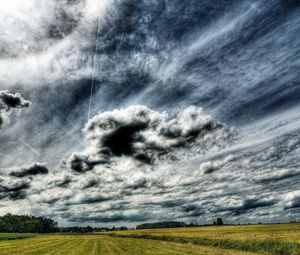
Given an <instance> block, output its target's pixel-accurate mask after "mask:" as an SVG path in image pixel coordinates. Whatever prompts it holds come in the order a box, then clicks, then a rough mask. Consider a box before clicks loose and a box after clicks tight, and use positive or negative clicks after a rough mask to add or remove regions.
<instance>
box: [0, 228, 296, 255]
mask: <svg viewBox="0 0 300 255" xmlns="http://www.w3.org/2000/svg"><path fill="white" fill-rule="evenodd" d="M17 238H21V239H17ZM13 239H16V240H13ZM0 254H1V255H2V254H3V255H8V254H11V255H12V254H16V255H17V254H32V255H33V254H36V255H38V254H52V255H55V254H74V255H76V254H78V255H81V254H82V255H85V254H100V255H102V254H103V255H106V254H108V255H109V254H111V255H119V254H120V255H123V254H125V255H126V254H133V255H135V254H136V255H140V254H146V255H147V254H153V255H159V254H181V255H185V254H195V255H197V254H206V255H219V254H220V255H227V254H228V255H232V254H233V255H235V254H236V255H246V254H248V255H251V254H252V255H254V254H256V255H258V254H282V255H285V254H289V255H290V254H293V255H299V254H300V224H298V223H297V224H296V223H295V224H272V225H249V226H222V227H196V228H178V229H152V230H133V231H118V232H114V233H111V232H108V233H95V234H82V235H81V234H78V235H76V234H73V235H72V234H48V235H44V234H37V235H31V234H0Z"/></svg>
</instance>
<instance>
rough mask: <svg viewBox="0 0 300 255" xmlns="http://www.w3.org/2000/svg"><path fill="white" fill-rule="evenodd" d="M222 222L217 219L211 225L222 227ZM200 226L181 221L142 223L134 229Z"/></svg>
mask: <svg viewBox="0 0 300 255" xmlns="http://www.w3.org/2000/svg"><path fill="white" fill-rule="evenodd" d="M223 224H224V223H223V220H222V219H221V218H217V220H214V221H213V225H216V226H222V225H223ZM197 226H200V225H198V224H197V223H185V222H182V221H163V222H154V223H144V224H140V225H137V226H136V229H149V228H182V227H197ZM206 226H209V225H206Z"/></svg>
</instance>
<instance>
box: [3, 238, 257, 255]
mask: <svg viewBox="0 0 300 255" xmlns="http://www.w3.org/2000/svg"><path fill="white" fill-rule="evenodd" d="M0 254H1V255H8V254H9V255H13V254H28V255H29V254H30V255H40V254H49V255H50V254H51V255H56V254H64V255H69V254H74V255H75V254H76V255H77V254H78V255H87V254H95V255H96V254H97V255H98V254H100V255H129V254H130V255H131V254H132V255H141V254H145V255H147V254H149V255H164V254H166V255H168V254H178V255H179V254H180V255H185V254H191V255H192V254H195V255H200V254H206V255H232V254H236V255H251V254H254V253H249V252H243V251H233V250H228V249H218V248H215V247H206V246H198V245H193V244H181V243H172V242H165V241H159V240H158V241H156V240H143V239H133V238H119V237H110V236H107V235H55V234H54V235H36V236H35V237H31V238H27V239H21V240H13V241H0Z"/></svg>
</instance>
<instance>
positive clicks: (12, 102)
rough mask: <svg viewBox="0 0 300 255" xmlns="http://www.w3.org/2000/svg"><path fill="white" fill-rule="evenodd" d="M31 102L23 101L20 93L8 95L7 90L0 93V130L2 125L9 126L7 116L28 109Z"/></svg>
mask: <svg viewBox="0 0 300 255" xmlns="http://www.w3.org/2000/svg"><path fill="white" fill-rule="evenodd" d="M30 105H31V102H30V101H28V100H25V99H24V98H23V97H22V96H21V94H20V93H15V94H13V93H10V92H9V91H8V90H1V91H0V128H1V127H2V126H3V125H4V124H9V121H10V120H9V115H10V114H12V113H13V112H17V113H18V112H20V110H22V109H24V108H28V107H29V106H30Z"/></svg>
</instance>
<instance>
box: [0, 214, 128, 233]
mask: <svg viewBox="0 0 300 255" xmlns="http://www.w3.org/2000/svg"><path fill="white" fill-rule="evenodd" d="M119 230H127V228H126V227H112V228H107V227H91V226H86V227H79V226H73V227H58V226H57V222H56V221H54V220H52V219H49V218H46V217H35V216H30V215H12V214H10V213H9V214H6V215H4V216H0V233H1V232H4V233H57V232H61V233H90V232H104V231H119Z"/></svg>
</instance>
